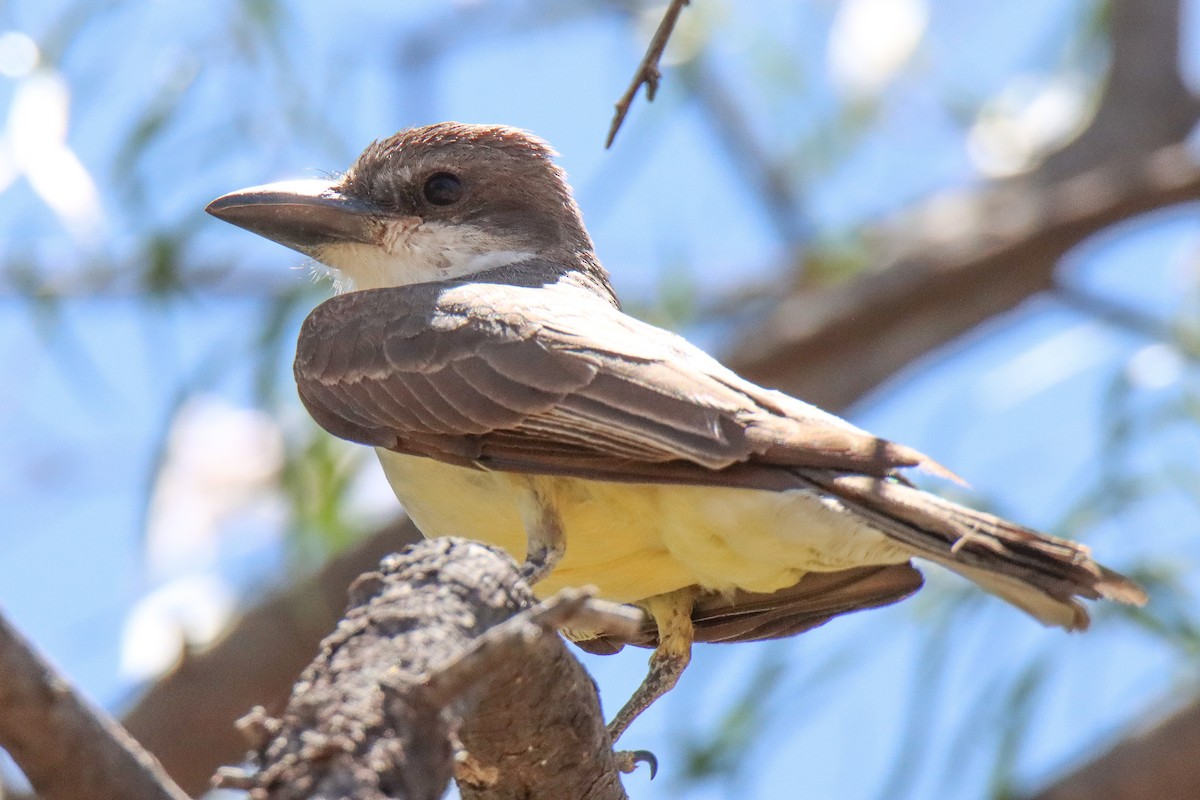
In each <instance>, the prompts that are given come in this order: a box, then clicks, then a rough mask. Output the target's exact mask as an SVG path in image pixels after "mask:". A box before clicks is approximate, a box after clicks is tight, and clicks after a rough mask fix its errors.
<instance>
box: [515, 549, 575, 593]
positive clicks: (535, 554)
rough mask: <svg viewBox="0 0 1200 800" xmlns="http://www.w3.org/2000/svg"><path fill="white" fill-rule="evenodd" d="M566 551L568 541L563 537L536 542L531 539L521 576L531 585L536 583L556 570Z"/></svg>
mask: <svg viewBox="0 0 1200 800" xmlns="http://www.w3.org/2000/svg"><path fill="white" fill-rule="evenodd" d="M566 551H567V546H566V542H564V541H563V540H562V537H558V538H555V539H550V540H548V541H539V542H537V543H536V544H535V543H534V542H532V541H531V542H530V547H529V552H528V553H526V555H525V563H524V564H522V565H521V578H522V579H523V580H524V581H525V582H526V583H528V584H529V585H530V586H534V585H536V584H537V582H538V581H540V580H541V579H542V578H545V577H546V576H547V575H549V574H550V573H551V572H553V571H554V568H555V567H557V566H558V562H560V561H562V557H563V554H564V553H565V552H566Z"/></svg>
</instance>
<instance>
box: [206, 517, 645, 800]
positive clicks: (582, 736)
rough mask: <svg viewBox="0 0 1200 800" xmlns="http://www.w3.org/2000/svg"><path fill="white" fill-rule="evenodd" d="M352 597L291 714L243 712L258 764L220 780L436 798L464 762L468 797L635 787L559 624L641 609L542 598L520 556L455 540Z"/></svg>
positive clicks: (594, 797)
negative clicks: (625, 777)
mask: <svg viewBox="0 0 1200 800" xmlns="http://www.w3.org/2000/svg"><path fill="white" fill-rule="evenodd" d="M350 599H351V607H350V609H349V611H348V612H347V613H346V616H345V617H344V618H343V620H342V621H341V622H340V623H339V625H338V627H337V630H335V631H334V632H333V633H332V634H330V635H329V636H328V637H327V638H326V639H325V641H324V642H323V643H322V647H321V653H320V655H319V656H318V657H317V658H316V659H315V660H314V661H313V662H312V664H310V665H309V667H308V668H307V669H306V670H305V671H304V674H303V675H301V677H300V680H299V681H298V682H297V683H296V685H295V688H294V690H293V693H292V698H291V700H290V701H289V702H288V705H287V708H286V710H285V711H284V713H283V714H282V715H281V716H280V717H279V718H278V719H274V718H271V717H269V716H267V715H266V713H265V711H263V710H261V709H256V710H255V712H253V713H252V714H251V715H250V716H249V717H248V718H246V720H245V721H244V722H243V724H242V727H243V729H244V730H245V731H247V733H248V734H250V736H251V738H252V739H253V740H254V742H253V744H254V747H255V751H254V752H253V753H252V754H251V764H252V765H253V766H252V768H251V769H250V770H240V769H239V770H229V769H227V770H224V771H222V772H221V773H219V775H218V780H217V783H218V785H220V786H226V787H231V788H242V789H249V790H250V791H251V793H252V794H257V795H258V796H260V797H262V798H263V799H264V800H285V799H287V800H290V798H306V797H311V796H322V797H354V798H361V799H362V800H373V799H376V798H377V799H378V800H383V798H406V799H411V800H418V799H421V800H436V798H438V797H441V795H442V794H443V793H444V791H445V788H446V785H447V784H448V782H449V780H450V777H451V775H452V774H453V773H455V772H456V771H457V775H458V782H459V788H460V792H461V793H462V795H463V797H464V798H469V799H471V800H491V799H492V798H511V797H522V798H529V800H550V799H551V798H560V797H572V798H583V799H584V800H606V799H608V798H613V799H614V800H615V799H616V798H624V797H625V793H624V790H623V789H622V788H621V784H620V780H619V773H618V764H617V760H616V758H615V757H614V754H613V752H612V744H611V742H610V740H609V738H608V733H607V730H606V729H605V727H604V719H603V717H602V715H601V713H600V703H599V697H598V696H597V694H596V688H595V685H594V684H593V683H592V682H591V680H590V679H589V678H588V676H587V673H586V672H584V670H583V667H582V666H581V665H580V664H579V663H578V662H577V661H576V660H575V659H574V658H572V657H571V656H570V654H569V653H568V652H567V650H566V646H565V643H564V642H563V641H562V639H560V638H559V637H558V635H557V633H556V630H557V628H558V627H559V626H561V625H564V624H570V623H571V622H572V621H575V622H578V621H579V618H580V617H581V616H583V615H589V616H590V618H591V619H590V620H589V623H588V624H595V623H596V621H597V619H598V620H599V623H600V625H601V627H602V628H603V629H605V630H610V629H624V630H626V631H628V632H630V633H632V631H633V630H634V629H635V628H636V627H637V625H638V624H639V623H640V622H641V615H640V614H638V613H633V614H631V613H630V612H629V610H627V609H622V608H620V607H619V606H616V605H614V604H611V603H596V602H594V601H589V600H587V597H586V595H585V594H584V593H582V592H579V591H576V590H571V591H568V592H565V593H562V594H560V595H558V596H556V597H555V598H552V599H551V600H549V601H547V602H546V603H543V604H541V605H537V606H535V605H534V603H535V600H534V597H533V594H532V592H531V591H530V589H529V587H528V586H527V585H526V584H525V583H524V582H523V581H521V579H520V577H519V574H518V572H517V568H516V565H515V564H514V563H513V562H512V560H511V559H510V558H508V557H507V556H506V555H503V554H502V553H500V552H499V551H497V550H494V549H492V548H490V547H487V546H485V545H482V544H479V543H477V542H469V541H465V540H458V539H437V540H431V541H426V542H421V543H419V544H416V545H413V546H412V547H410V548H409V549H408V550H407V551H406V552H405V553H403V554H399V555H395V556H389V557H387V558H385V559H384V560H383V562H382V563H381V564H380V567H379V571H378V572H373V573H368V574H366V575H364V576H362V577H361V578H359V580H357V581H356V582H355V584H354V586H353V587H352V588H351V598H350ZM456 734H457V738H456ZM458 740H461V743H462V746H464V747H465V754H460V756H459V758H458V767H457V770H456V769H455V756H454V749H455V744H456V741H458Z"/></svg>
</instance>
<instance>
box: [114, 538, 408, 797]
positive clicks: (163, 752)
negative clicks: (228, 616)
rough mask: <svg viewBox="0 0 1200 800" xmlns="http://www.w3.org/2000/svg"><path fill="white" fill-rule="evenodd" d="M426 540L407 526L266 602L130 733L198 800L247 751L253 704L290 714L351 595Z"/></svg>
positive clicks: (158, 690)
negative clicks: (294, 695) (243, 719)
mask: <svg viewBox="0 0 1200 800" xmlns="http://www.w3.org/2000/svg"><path fill="white" fill-rule="evenodd" d="M420 539H421V534H420V532H419V531H418V530H417V529H416V526H414V525H413V524H412V523H411V522H409V521H408V520H407V519H401V520H399V521H397V522H395V523H393V524H391V525H389V526H387V527H384V528H382V529H380V530H379V531H376V532H375V533H374V534H372V535H371V536H370V537H368V538H366V539H364V540H363V541H362V542H360V543H359V544H358V545H356V546H355V547H353V548H351V549H349V550H347V551H345V552H343V553H340V554H338V555H337V556H335V557H334V558H333V559H331V560H330V561H329V562H328V563H327V564H325V565H324V566H322V567H321V569H320V570H319V571H317V572H316V573H314V574H312V575H309V576H307V577H303V578H299V579H297V580H296V581H294V582H293V583H291V584H289V585H288V586H286V587H285V588H283V589H282V590H280V591H279V592H278V593H276V594H274V595H271V596H270V597H268V598H266V599H265V600H263V601H262V602H261V603H260V604H259V605H257V606H255V607H254V608H251V609H249V610H248V611H246V613H245V614H244V615H243V616H242V617H240V618H239V619H238V620H237V621H236V622H235V623H234V625H233V627H232V628H231V629H230V630H229V632H227V633H226V634H225V635H224V636H223V637H222V638H221V639H220V640H218V641H216V642H214V643H213V644H212V645H211V646H209V647H208V648H206V649H205V650H202V651H198V652H197V651H188V652H185V653H183V654H182V655H181V658H180V662H179V664H178V665H176V667H175V669H174V670H172V671H171V672H170V673H169V674H167V675H164V676H163V677H161V678H159V679H158V681H156V682H155V683H154V684H153V685H152V686H151V687H150V688H149V689H147V690H146V693H145V694H143V695H142V696H141V697H140V698H139V699H138V701H137V703H136V704H135V705H134V706H133V708H131V709H130V710H129V711H128V712H127V713H126V714H125V716H124V723H125V726H126V728H128V729H129V732H130V734H132V735H133V736H134V737H135V738H136V739H137V740H138V741H139V742H141V743H142V744H143V745H144V746H145V747H146V749H148V750H150V752H152V753H154V754H155V755H156V756H157V757H158V758H159V759H160V761H161V762H162V764H163V767H164V768H165V769H166V770H167V772H168V773H170V775H171V776H172V777H173V778H174V779H175V780H176V781H178V782H179V784H180V785H181V786H183V787H184V789H186V790H187V791H189V792H191V793H193V794H199V793H200V792H201V791H203V790H204V789H205V788H206V787H207V786H208V779H209V776H211V775H212V773H213V770H214V769H216V767H217V765H218V764H222V763H229V762H231V761H233V760H235V759H236V758H237V757H238V756H240V755H241V754H242V753H243V752H244V751H245V749H246V742H245V740H244V739H243V738H242V737H241V736H239V735H238V733H237V731H236V730H235V729H234V721H235V720H237V718H238V717H240V716H241V715H242V714H243V713H244V712H245V710H246V709H247V708H250V707H252V706H256V705H265V706H266V707H267V708H269V709H275V710H277V709H279V708H282V707H283V704H284V702H285V701H286V700H287V696H288V691H289V690H290V688H291V685H292V682H293V681H295V680H296V676H297V675H299V674H300V671H301V670H302V669H304V666H305V665H306V664H307V663H308V662H309V660H310V659H311V658H312V656H313V653H315V652H317V650H318V648H319V646H320V642H321V638H322V637H323V636H325V635H326V634H327V633H329V631H331V630H332V629H333V627H334V626H335V625H336V624H337V621H338V618H339V617H340V616H341V615H342V612H343V611H344V610H345V608H346V587H347V586H349V585H350V584H351V582H352V581H353V580H354V579H355V578H356V577H357V576H358V575H361V574H362V573H364V572H370V571H371V570H373V569H375V567H376V566H377V565H378V564H379V560H380V559H381V558H383V557H384V556H385V555H387V554H388V553H392V552H395V551H396V550H399V549H401V548H402V547H404V546H405V545H406V544H409V543H412V542H416V541H419V540H420ZM182 731H186V732H187V735H181V732H182Z"/></svg>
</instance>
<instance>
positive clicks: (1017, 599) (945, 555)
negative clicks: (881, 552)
mask: <svg viewBox="0 0 1200 800" xmlns="http://www.w3.org/2000/svg"><path fill="white" fill-rule="evenodd" d="M804 475H805V476H806V477H807V478H809V479H810V480H812V481H813V482H814V483H815V484H817V485H818V486H819V487H821V488H822V489H824V490H825V491H828V492H832V493H833V494H835V495H837V496H838V497H840V498H841V499H842V500H844V501H846V502H848V503H849V504H850V505H851V506H852V507H853V508H854V510H855V511H857V512H858V513H860V514H863V515H864V516H866V517H868V518H869V519H870V520H871V523H872V524H873V525H874V526H875V527H877V528H879V530H881V531H882V532H883V533H886V534H887V535H889V536H891V537H893V538H894V539H896V540H897V541H899V542H900V543H902V544H903V545H905V546H906V547H908V548H910V549H911V550H912V552H913V555H916V556H920V557H923V558H928V559H930V560H931V561H935V562H937V563H939V564H942V565H943V566H945V567H947V568H949V569H951V570H953V571H955V572H957V573H959V574H960V575H962V576H963V577H965V578H968V579H969V580H971V581H974V582H975V583H977V584H978V585H979V586H980V587H982V588H983V589H985V590H987V591H989V592H991V593H993V594H995V595H998V596H999V597H1001V598H1003V599H1005V600H1007V601H1008V602H1010V603H1012V604H1013V605H1015V606H1016V607H1017V608H1020V609H1022V610H1023V611H1025V612H1027V613H1029V614H1030V615H1032V616H1033V617H1035V618H1037V619H1038V620H1040V621H1041V622H1043V623H1045V624H1047V625H1057V626H1059V627H1063V628H1066V629H1068V630H1085V629H1086V628H1087V627H1088V622H1089V619H1088V614H1087V610H1086V609H1085V608H1084V607H1083V605H1082V604H1081V603H1080V602H1079V600H1078V599H1077V598H1085V599H1088V600H1096V599H1100V598H1105V599H1108V600H1116V601H1118V602H1121V603H1129V604H1132V605H1142V604H1144V603H1145V602H1146V593H1145V592H1144V591H1143V590H1142V588H1141V587H1140V586H1138V585H1137V584H1136V583H1134V582H1133V581H1132V580H1130V579H1129V578H1126V577H1125V576H1123V575H1121V574H1120V573H1117V572H1114V571H1113V570H1110V569H1107V568H1106V567H1103V566H1101V565H1100V564H1097V563H1096V562H1095V561H1094V560H1092V557H1091V552H1090V551H1089V550H1088V548H1087V547H1085V546H1084V545H1081V544H1077V543H1075V542H1071V541H1067V540H1065V539H1059V538H1057V537H1054V536H1048V535H1046V534H1043V533H1038V532H1037V531H1034V530H1030V529H1029V528H1025V527H1022V526H1020V525H1017V524H1015V523H1013V522H1009V521H1008V520H1005V519H1001V518H1000V517H997V516H994V515H992V514H988V513H985V512H982V511H975V510H974V509H970V508H967V507H965V506H960V505H958V504H957V503H953V502H951V501H949V500H945V499H943V498H940V497H937V496H935V495H931V494H929V493H927V492H923V491H921V490H920V489H916V488H914V487H912V486H908V485H906V484H904V483H901V482H898V481H893V480H889V479H886V478H874V477H867V476H860V475H844V474H839V473H835V472H831V471H818V470H809V471H805V473H804Z"/></svg>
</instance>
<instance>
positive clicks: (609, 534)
mask: <svg viewBox="0 0 1200 800" xmlns="http://www.w3.org/2000/svg"><path fill="white" fill-rule="evenodd" d="M555 155H556V154H555V153H554V151H553V150H551V148H550V147H549V145H547V144H546V143H545V142H544V141H542V140H541V139H538V138H537V137H535V136H533V135H531V134H529V133H527V132H524V131H521V130H517V129H514V128H509V127H503V126H490V125H465V124H459V123H453V122H447V123H440V124H436V125H429V126H426V127H421V128H413V129H410V130H406V131H401V132H400V133H397V134H396V135H394V136H392V137H390V138H387V139H384V140H382V141H377V142H375V143H373V144H371V145H370V146H369V147H367V149H366V150H365V151H364V152H363V153H362V155H360V156H359V157H358V159H357V160H356V161H355V162H354V164H353V165H352V166H351V167H350V169H349V171H347V172H346V173H345V174H344V175H341V176H340V177H335V178H333V179H330V180H306V181H290V182H285V183H273V184H268V185H265V186H256V187H253V188H249V189H244V190H241V191H237V192H233V193H231V194H227V195H224V196H222V197H220V198H218V199H217V200H215V201H213V202H212V203H211V204H210V205H209V206H208V211H209V212H210V213H212V214H214V215H216V216H217V217H220V218H221V219H223V220H226V221H228V222H231V223H233V224H235V225H238V226H241V227H243V228H245V229H247V230H249V231H252V232H254V233H257V234H260V235H262V236H265V237H267V238H268V239H272V240H274V241H276V242H278V243H280V244H282V245H285V246H287V247H289V248H292V249H293V250H296V251H299V252H300V253H303V254H305V255H306V256H309V257H311V258H313V259H315V260H316V261H318V262H320V263H321V264H324V265H326V266H327V267H330V268H332V270H333V272H334V277H335V283H336V287H337V289H338V290H339V291H338V293H337V294H336V295H335V296H334V297H332V298H331V299H329V300H327V301H325V302H324V303H322V304H321V305H320V306H318V307H317V308H316V309H315V310H314V311H313V312H312V314H311V315H310V316H309V317H308V318H307V319H306V320H305V322H304V324H303V326H302V328H301V331H300V336H299V341H298V344H297V348H296V360H295V377H296V382H297V385H298V388H299V393H300V398H301V400H302V401H303V403H304V405H305V406H306V407H307V409H308V411H309V412H310V413H311V414H312V416H313V418H314V419H315V420H316V421H317V422H318V423H319V424H320V425H321V426H322V427H323V428H325V430H327V431H329V432H330V433H332V434H334V435H335V436H339V437H342V438H344V439H349V440H350V441H354V442H360V443H362V444H365V445H370V446H372V447H374V448H375V450H376V452H377V453H378V454H379V460H380V462H381V463H382V465H383V469H384V472H385V473H386V474H387V478H388V481H389V482H390V484H391V486H392V488H393V489H394V491H395V493H396V496H397V497H398V498H399V500H400V502H401V503H402V504H403V506H404V508H405V509H406V511H407V512H408V514H409V515H410V516H411V518H412V519H413V521H414V522H415V523H416V525H417V527H419V528H420V529H421V531H422V532H423V533H424V534H425V535H426V536H431V537H433V536H450V535H456V536H467V537H470V538H474V539H478V540H481V541H484V542H490V543H493V544H496V545H499V546H500V547H502V548H504V549H505V550H507V551H508V552H509V553H510V554H512V555H513V556H514V558H517V559H518V560H520V559H521V558H522V557H524V559H525V560H524V566H523V568H522V569H523V574H524V575H525V577H526V578H528V579H529V581H530V582H531V583H534V582H537V586H536V590H537V592H538V593H539V594H542V595H544V594H547V593H550V592H553V591H554V590H556V589H559V588H561V587H564V586H585V585H591V586H595V587H596V588H597V590H598V593H599V596H600V597H603V598H607V599H609V600H614V601H617V602H621V603H633V604H636V605H638V606H641V607H642V608H643V609H645V610H646V612H648V614H649V617H650V618H651V619H652V620H653V626H652V627H651V628H650V629H648V630H647V631H645V632H644V633H645V635H644V636H643V637H642V638H641V639H639V640H637V641H635V642H634V643H635V644H641V645H647V646H652V647H654V648H655V650H654V653H653V655H652V656H651V658H650V670H649V673H648V675H647V677H646V679H645V681H644V682H643V683H642V685H641V686H640V687H639V689H638V690H637V692H636V693H635V694H634V696H633V697H632V698H631V699H630V700H629V702H628V703H626V705H625V706H624V708H622V709H621V710H620V711H619V712H618V713H617V715H616V717H615V718H614V719H613V721H612V723H611V724H610V726H609V729H610V732H611V734H612V739H613V740H614V741H615V740H616V739H617V738H618V737H619V736H620V734H621V733H622V732H623V731H624V730H625V728H626V727H627V726H628V725H629V723H630V722H632V721H633V719H634V718H635V717H636V716H637V715H638V714H639V713H640V712H641V711H642V710H644V709H645V708H646V707H648V706H649V705H650V703H652V702H653V701H654V700H655V699H656V698H657V697H659V696H660V695H662V694H663V693H664V692H666V691H668V690H669V689H670V688H671V687H672V686H674V684H675V682H676V681H677V680H678V678H679V675H680V673H681V672H682V671H683V669H684V667H685V666H686V665H687V663H688V660H689V658H690V654H691V645H692V642H693V641H695V640H701V641H750V640H756V639H767V638H775V637H780V636H787V635H790V634H793V633H797V632H800V631H802V630H806V629H808V628H811V627H813V626H814V625H818V624H821V623H822V622H824V621H826V620H827V619H829V618H830V617H832V616H835V615H837V614H840V613H845V612H848V611H853V610H856V609H859V608H866V607H873V606H879V605H883V604H886V603H890V602H894V601H896V600H899V599H901V598H903V597H906V596H908V595H909V594H911V593H912V592H914V591H915V590H916V589H917V588H919V587H920V585H921V576H920V573H919V572H917V571H916V570H915V569H914V568H913V567H912V565H911V563H910V559H911V558H913V557H918V558H923V559H927V560H929V561H933V562H936V563H938V564H941V565H942V566H945V567H948V568H949V569H951V570H953V571H954V572H957V573H959V574H960V575H964V576H966V577H967V578H969V579H970V580H972V581H974V582H975V583H977V584H978V585H979V586H981V587H982V588H983V589H985V590H987V591H989V592H991V593H993V594H996V595H999V596H1000V597H1001V598H1003V599H1005V600H1007V601H1008V602H1010V603H1012V604H1013V605H1015V606H1017V607H1018V608H1020V609H1022V610H1024V611H1026V612H1028V613H1029V614H1031V615H1032V616H1034V617H1035V618H1037V619H1038V620H1040V621H1041V622H1043V623H1045V624H1047V625H1055V626H1060V627H1063V628H1066V629H1069V630H1081V629H1084V628H1086V627H1087V625H1088V614H1087V611H1086V610H1085V608H1084V606H1083V604H1082V603H1081V602H1080V599H1081V598H1083V599H1098V598H1107V599H1111V600H1117V601H1120V602H1124V603H1134V604H1142V603H1144V602H1145V599H1146V598H1145V594H1144V593H1143V592H1142V590H1141V589H1140V588H1139V587H1138V586H1137V585H1136V584H1135V583H1133V582H1132V581H1130V580H1129V579H1127V578H1125V577H1123V576H1122V575H1120V574H1118V573H1116V572H1113V571H1112V570H1109V569H1107V568H1105V567H1103V566H1101V565H1099V564H1097V563H1096V562H1095V561H1093V560H1092V558H1091V556H1090V554H1089V551H1088V549H1087V548H1086V547H1084V546H1082V545H1079V544H1075V543H1073V542H1069V541H1066V540H1063V539H1058V538H1053V537H1050V536H1047V535H1044V534H1041V533H1038V532H1036V531H1033V530H1030V529H1028V528H1025V527H1022V526H1020V525H1017V524H1015V523H1012V522H1009V521H1007V520H1004V519H1001V518H999V517H996V516H993V515H991V514H986V513H983V512H980V511H976V510H973V509H970V508H967V507H965V506H962V505H958V504H956V503H953V502H950V501H948V500H945V499H942V498H940V497H937V496H935V495H932V494H929V493H927V492H924V491H922V490H920V489H918V488H916V487H914V486H913V485H912V484H911V483H910V482H909V481H908V480H907V479H906V478H905V477H904V476H902V475H901V474H900V470H903V469H904V468H909V467H917V468H924V469H925V470H926V471H929V472H932V473H935V474H938V475H942V476H945V477H950V478H953V476H952V475H951V474H950V473H949V472H948V471H947V470H945V469H944V468H943V467H941V466H940V465H938V464H937V463H936V462H934V461H933V460H932V459H930V458H928V457H927V456H925V455H923V454H922V453H919V452H917V451H916V450H914V449H912V448H909V447H905V446H904V445H900V444H895V443H893V442H890V441H886V440H884V439H880V438H877V437H875V436H872V435H871V434H869V433H867V432H866V431H863V430H861V429H859V428H857V427H855V426H853V425H851V424H850V423H848V422H846V421H844V420H842V419H840V418H838V417H836V416H834V415H832V414H829V413H826V412H825V411H822V410H820V409H818V408H816V407H814V406H811V405H809V404H807V403H804V402H802V401H800V400H797V399H795V398H792V397H789V396H787V395H785V394H782V393H780V392H776V391H771V390H768V389H764V388H761V387H759V386H757V385H755V384H753V383H751V382H749V381H747V380H744V379H743V378H741V377H739V376H738V375H737V374H735V373H734V372H732V371H730V370H729V369H727V368H726V367H724V366H722V365H721V364H720V363H718V362H717V361H716V360H714V359H713V358H711V357H710V356H708V355H707V354H705V353H704V352H703V351H701V350H700V349H699V348H697V347H696V346H694V345H692V344H691V343H689V342H688V341H686V340H685V339H683V338H680V337H679V336H676V335H675V334H672V333H669V332H667V331H665V330H662V329H661V328H657V327H655V326H653V325H649V324H647V323H645V322H641V321H639V320H637V319H634V318H633V317H630V316H628V315H626V314H624V313H623V312H622V311H621V306H620V303H619V302H618V300H617V297H616V294H615V293H614V291H613V288H612V285H611V284H610V282H609V276H608V273H607V272H606V271H605V269H604V268H603V267H602V266H601V264H600V262H599V261H598V260H597V258H596V254H595V251H594V249H593V246H592V240H591V238H590V237H589V235H588V232H587V230H586V228H585V227H584V224H583V220H582V217H581V215H580V211H579V208H578V206H576V204H575V201H574V199H573V197H572V194H571V189H570V187H569V185H568V184H567V181H566V178H565V175H564V173H563V171H562V170H561V169H560V168H559V167H558V166H556V164H555V163H554V157H555ZM853 368H854V366H853V365H852V364H848V365H846V369H853ZM568 636H570V637H571V638H572V639H575V640H576V641H578V642H579V643H580V644H582V645H583V646H584V647H585V649H595V650H605V649H610V650H611V649H615V648H616V647H618V646H619V645H620V642H613V641H611V640H610V639H609V638H607V637H605V636H604V632H603V631H569V632H568Z"/></svg>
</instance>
